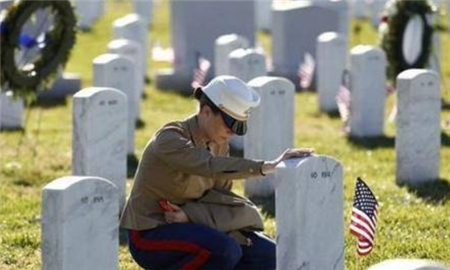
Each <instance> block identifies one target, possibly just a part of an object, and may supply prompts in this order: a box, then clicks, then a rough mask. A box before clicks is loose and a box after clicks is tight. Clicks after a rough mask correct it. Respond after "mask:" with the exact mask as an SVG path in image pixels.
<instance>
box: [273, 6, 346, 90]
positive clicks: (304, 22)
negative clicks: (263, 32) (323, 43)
mask: <svg viewBox="0 0 450 270" xmlns="http://www.w3.org/2000/svg"><path fill="white" fill-rule="evenodd" d="M318 18H320V19H318ZM329 31H332V32H337V31H339V16H338V14H337V13H336V12H334V11H332V10H330V9H328V8H325V7H320V6H316V5H313V4H311V3H310V2H309V1H287V2H282V3H280V4H277V5H274V6H273V11H272V61H273V71H272V73H271V74H273V75H275V76H280V77H285V78H288V79H289V80H291V81H292V82H293V83H295V84H298V68H299V65H300V63H301V62H303V59H304V56H305V54H306V53H309V54H310V55H312V56H313V58H314V59H315V58H316V45H317V37H318V36H319V35H320V34H322V33H323V32H329Z"/></svg>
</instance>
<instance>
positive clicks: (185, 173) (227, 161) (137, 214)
mask: <svg viewBox="0 0 450 270" xmlns="http://www.w3.org/2000/svg"><path fill="white" fill-rule="evenodd" d="M262 164H263V162H262V161H256V160H248V159H243V158H236V157H228V145H222V146H220V145H214V144H211V143H210V144H208V143H207V140H206V137H205V136H204V134H202V133H201V131H200V129H199V126H198V122H197V117H196V116H192V117H190V118H189V119H187V120H185V121H182V122H173V123H169V124H167V125H166V126H164V127H163V128H161V129H160V130H159V131H158V132H157V133H156V134H155V135H154V137H153V138H152V139H151V140H150V141H149V143H148V144H147V146H146V147H145V150H144V153H143V155H142V158H141V160H140V162H139V166H138V170H137V172H136V176H135V181H134V186H133V189H132V191H131V194H130V197H129V199H128V201H127V203H126V205H125V208H124V211H123V213H122V218H121V227H123V228H127V229H132V230H146V229H152V228H155V227H156V226H158V225H161V224H165V221H164V213H163V211H162V209H161V208H160V206H159V204H158V201H159V200H160V199H162V198H164V199H167V200H169V201H170V202H172V203H175V204H177V205H179V206H180V207H181V208H182V209H183V210H184V212H185V213H186V215H187V216H188V218H189V220H190V222H194V223H200V224H204V225H207V226H209V227H211V228H215V229H217V230H220V231H223V232H231V233H234V232H236V231H239V230H263V221H262V218H261V215H260V214H259V211H258V210H257V208H256V207H255V206H254V205H253V203H251V202H250V201H249V200H247V199H246V198H243V197H240V196H238V195H236V194H234V193H233V192H231V191H230V190H231V181H230V180H231V179H242V178H247V177H251V176H260V175H261V165H262Z"/></svg>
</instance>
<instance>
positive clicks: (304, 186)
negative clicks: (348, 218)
mask: <svg viewBox="0 0 450 270" xmlns="http://www.w3.org/2000/svg"><path fill="white" fill-rule="evenodd" d="M276 177H277V184H276V195H275V197H276V199H275V200H276V201H275V206H276V224H277V269H284V270H297V269H311V270H312V269H337V270H343V269H344V216H343V213H344V201H343V197H344V195H343V186H344V184H343V170H342V165H341V164H340V163H339V161H337V160H335V159H333V158H331V157H327V156H311V157H308V158H304V159H291V160H287V161H285V162H283V163H281V164H279V165H278V166H277V171H276Z"/></svg>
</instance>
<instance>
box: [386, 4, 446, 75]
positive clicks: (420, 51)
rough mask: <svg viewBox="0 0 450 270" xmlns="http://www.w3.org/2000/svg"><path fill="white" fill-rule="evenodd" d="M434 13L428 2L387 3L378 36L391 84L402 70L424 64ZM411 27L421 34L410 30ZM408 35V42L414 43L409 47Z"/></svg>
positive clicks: (431, 32)
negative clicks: (413, 36) (387, 64)
mask: <svg viewBox="0 0 450 270" xmlns="http://www.w3.org/2000/svg"><path fill="white" fill-rule="evenodd" d="M436 10H437V8H436V7H435V6H433V5H432V4H431V3H430V2H429V1H428V0H415V1H408V0H391V1H390V2H389V3H388V5H387V6H386V10H385V11H384V13H383V16H382V18H381V23H380V26H379V34H380V40H381V47H382V49H383V50H384V51H385V52H386V57H387V60H388V62H389V67H388V77H389V78H390V79H392V80H394V81H395V78H396V77H397V75H398V74H399V73H401V72H402V71H404V70H407V69H411V68H424V67H426V66H427V65H428V62H429V59H430V56H431V53H432V50H433V40H432V39H433V31H434V26H433V22H432V20H433V13H435V12H436ZM411 26H412V27H411ZM414 26H416V27H417V26H418V27H419V28H420V29H422V31H414V30H413V28H414ZM419 32H421V33H419ZM412 35H415V38H413V39H412V40H413V41H414V40H415V41H417V43H416V44H411V43H412V41H411V39H410V38H411V37H412ZM417 35H421V36H417ZM408 43H409V44H408ZM408 50H409V51H411V50H412V51H413V52H412V53H411V52H408Z"/></svg>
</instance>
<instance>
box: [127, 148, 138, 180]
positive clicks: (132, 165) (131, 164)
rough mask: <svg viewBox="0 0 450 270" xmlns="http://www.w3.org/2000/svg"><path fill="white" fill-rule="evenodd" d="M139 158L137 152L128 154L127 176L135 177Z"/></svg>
mask: <svg viewBox="0 0 450 270" xmlns="http://www.w3.org/2000/svg"><path fill="white" fill-rule="evenodd" d="M138 164H139V160H138V158H137V157H136V155H135V154H132V155H128V156H127V177H134V175H135V173H136V170H137V167H138Z"/></svg>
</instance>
